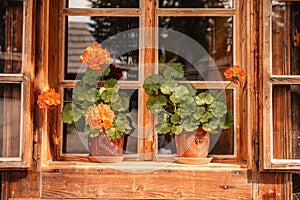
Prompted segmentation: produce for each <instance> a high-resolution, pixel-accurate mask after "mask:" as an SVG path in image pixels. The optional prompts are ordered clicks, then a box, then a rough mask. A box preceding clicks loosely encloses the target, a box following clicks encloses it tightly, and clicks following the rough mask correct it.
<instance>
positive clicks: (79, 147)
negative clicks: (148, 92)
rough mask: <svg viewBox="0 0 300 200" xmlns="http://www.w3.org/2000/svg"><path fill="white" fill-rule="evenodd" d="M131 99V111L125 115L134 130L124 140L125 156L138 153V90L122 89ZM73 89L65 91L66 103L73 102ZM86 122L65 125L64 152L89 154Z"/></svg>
mask: <svg viewBox="0 0 300 200" xmlns="http://www.w3.org/2000/svg"><path fill="white" fill-rule="evenodd" d="M121 90H122V91H123V92H126V93H127V94H128V96H129V97H130V104H129V109H128V110H127V111H125V114H126V115H127V116H128V117H129V118H130V122H131V125H132V130H131V132H130V133H129V135H126V136H125V138H124V147H123V154H137V153H138V131H139V130H138V127H139V126H138V124H139V122H138V119H139V117H138V102H139V100H138V90H137V89H121ZM72 91H73V89H72V88H65V89H64V100H65V101H66V102H70V101H72ZM84 123H85V122H84V120H82V121H80V122H79V123H77V124H76V125H75V127H76V129H75V127H74V125H73V124H72V125H67V124H64V126H63V144H62V152H63V153H68V154H88V153H89V150H88V143H87V137H86V134H85V133H84V130H83V126H84Z"/></svg>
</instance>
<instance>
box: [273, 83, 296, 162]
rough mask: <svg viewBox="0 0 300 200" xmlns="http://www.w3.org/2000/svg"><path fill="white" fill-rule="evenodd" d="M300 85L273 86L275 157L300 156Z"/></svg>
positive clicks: (289, 157) (291, 157)
mask: <svg viewBox="0 0 300 200" xmlns="http://www.w3.org/2000/svg"><path fill="white" fill-rule="evenodd" d="M299 95H300V86H299V85H288V86H284V85H280V86H274V87H273V141H272V142H273V155H274V156H273V157H274V158H278V159H299V158H300V134H299V133H300V101H299Z"/></svg>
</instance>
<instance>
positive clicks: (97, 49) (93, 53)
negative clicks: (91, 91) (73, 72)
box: [80, 44, 110, 71]
mask: <svg viewBox="0 0 300 200" xmlns="http://www.w3.org/2000/svg"><path fill="white" fill-rule="evenodd" d="M80 61H81V63H83V64H87V65H88V67H89V68H91V69H94V70H96V71H100V70H101V69H102V67H103V66H104V65H105V64H108V65H109V64H110V52H109V51H108V50H107V49H103V48H102V47H101V45H100V44H91V45H90V46H88V47H87V48H86V49H85V50H84V52H83V54H82V55H81V56H80Z"/></svg>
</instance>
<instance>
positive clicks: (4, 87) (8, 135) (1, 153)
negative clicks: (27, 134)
mask: <svg viewBox="0 0 300 200" xmlns="http://www.w3.org/2000/svg"><path fill="white" fill-rule="evenodd" d="M0 111H1V112H0V113H1V114H0V157H19V156H20V142H21V140H20V137H21V133H20V130H21V129H20V121H21V118H20V116H21V85H13V84H0ZM12 111H13V112H12Z"/></svg>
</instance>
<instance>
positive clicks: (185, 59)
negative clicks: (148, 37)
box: [159, 17, 233, 81]
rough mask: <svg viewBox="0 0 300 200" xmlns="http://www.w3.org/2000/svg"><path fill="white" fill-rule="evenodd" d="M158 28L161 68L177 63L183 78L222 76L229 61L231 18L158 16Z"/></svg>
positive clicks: (231, 61)
mask: <svg viewBox="0 0 300 200" xmlns="http://www.w3.org/2000/svg"><path fill="white" fill-rule="evenodd" d="M159 27H160V28H161V29H160V31H159V63H160V64H161V65H160V66H161V67H163V66H164V65H166V64H167V65H168V64H170V63H180V64H181V65H182V66H183V68H184V70H185V79H187V80H197V81H220V80H223V79H224V76H223V73H224V71H225V69H226V68H227V67H229V66H231V65H232V64H233V18H232V17H159ZM160 70H161V69H160Z"/></svg>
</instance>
